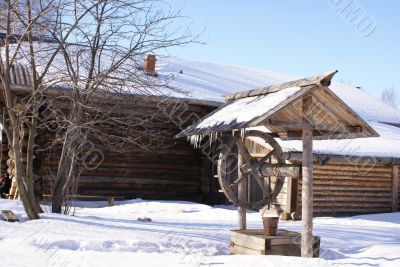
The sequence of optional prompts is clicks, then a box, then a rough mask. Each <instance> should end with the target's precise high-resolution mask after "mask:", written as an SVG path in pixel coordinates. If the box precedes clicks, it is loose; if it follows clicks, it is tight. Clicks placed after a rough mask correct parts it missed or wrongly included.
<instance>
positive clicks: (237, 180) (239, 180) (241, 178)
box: [229, 175, 245, 187]
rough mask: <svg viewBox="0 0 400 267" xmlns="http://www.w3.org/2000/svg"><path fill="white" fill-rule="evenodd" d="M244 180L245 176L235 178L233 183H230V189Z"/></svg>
mask: <svg viewBox="0 0 400 267" xmlns="http://www.w3.org/2000/svg"><path fill="white" fill-rule="evenodd" d="M244 178H245V175H243V176H242V177H239V178H237V179H236V180H235V181H233V183H231V184H230V185H229V186H230V187H232V186H234V185H237V184H238V183H240V182H241V181H243V179H244Z"/></svg>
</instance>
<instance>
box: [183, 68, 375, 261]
mask: <svg viewBox="0 0 400 267" xmlns="http://www.w3.org/2000/svg"><path fill="white" fill-rule="evenodd" d="M336 72H337V71H334V72H328V73H325V74H322V75H319V76H314V77H309V78H305V79H300V80H295V81H292V82H288V83H283V84H278V85H273V86H269V87H265V88H260V89H255V90H251V91H246V92H240V93H235V94H231V95H228V96H226V97H225V100H226V104H225V105H223V106H221V107H220V108H219V109H217V110H215V111H214V112H213V113H211V114H209V115H208V116H206V117H204V118H203V119H202V120H200V121H199V122H197V123H196V124H194V125H192V126H191V127H189V128H187V129H185V130H184V131H182V132H181V133H180V134H178V135H177V137H184V136H186V137H187V136H205V135H211V137H212V136H213V135H214V136H215V135H218V133H221V132H228V133H229V132H232V131H236V132H245V131H246V130H248V129H251V128H252V127H259V126H263V127H264V128H266V129H267V131H268V134H269V135H270V136H272V137H276V138H280V139H283V140H302V150H303V151H302V160H301V161H302V162H301V173H299V175H298V177H297V178H300V177H301V179H302V214H301V220H302V231H301V233H296V232H292V231H285V230H278V233H277V235H276V236H267V237H265V236H264V235H263V234H262V233H261V231H262V230H254V229H253V230H251V229H246V205H240V204H238V203H245V202H241V200H245V199H246V193H245V188H246V179H241V175H242V173H241V172H242V170H240V168H238V174H237V177H238V178H237V181H240V182H239V183H238V185H237V186H238V190H237V198H236V199H238V201H237V203H235V204H237V205H238V230H233V231H231V234H232V235H231V253H232V254H261V255H287V256H302V257H318V256H319V243H320V238H319V237H315V236H313V171H312V170H313V140H314V139H318V140H322V139H351V138H359V137H377V136H379V135H378V133H377V132H376V131H375V130H374V129H373V128H372V127H371V126H369V125H368V124H367V123H366V122H365V121H364V120H363V119H362V118H361V117H359V116H358V115H357V114H356V113H355V112H354V111H353V110H352V109H351V108H350V107H349V106H347V105H346V104H345V103H344V102H343V101H342V100H341V99H340V98H339V97H338V96H336V95H335V94H334V93H333V92H332V91H331V90H330V89H329V88H328V86H329V85H330V84H331V79H332V77H333V76H334V75H335V74H336ZM294 87H296V88H300V89H299V90H298V91H296V93H294V94H292V95H288V96H287V97H286V98H284V99H282V98H281V102H279V103H274V104H276V105H275V106H274V107H272V108H271V105H269V106H268V108H266V110H265V113H264V114H261V115H260V114H258V115H257V116H256V117H252V118H251V119H249V120H248V121H244V122H243V121H239V120H237V121H232V118H230V120H229V121H228V120H227V121H226V122H222V123H221V121H218V123H215V125H214V126H212V124H210V121H211V122H212V120H213V116H214V117H216V116H217V115H218V112H220V114H224V112H225V113H226V110H224V109H228V108H229V111H230V113H234V112H235V111H234V109H233V108H232V106H234V105H235V102H236V101H240V100H242V99H244V98H251V99H250V100H251V101H254V99H257V97H259V98H262V97H266V96H271V95H272V94H277V93H279V92H280V91H282V90H286V89H288V90H289V89H290V88H294ZM281 93H283V92H281ZM251 101H249V103H251ZM248 108H249V109H251V104H249V105H248ZM258 109H260V106H258ZM238 112H240V110H239V111H238ZM217 117H218V116H217ZM202 125H207V127H204V126H202ZM210 125H211V126H210ZM238 146H240V144H239V145H238ZM241 152H242V151H240V149H239V151H238V157H237V161H238V166H242V164H243V162H244V161H245V160H246V155H243V154H242V153H241ZM221 154H222V153H221ZM247 162H248V160H247ZM219 167H220V166H219ZM285 168H286V169H285ZM281 170H282V173H289V171H290V170H289V168H287V167H282V169H281ZM292 170H293V168H292ZM285 171H286V172H285ZM219 172H222V171H221V170H219ZM284 176H286V177H290V175H284ZM224 193H225V194H227V192H225V191H224ZM227 197H228V199H229V198H230V197H229V196H228V195H227ZM230 199H232V197H231V198H230ZM322 238H323V237H322Z"/></svg>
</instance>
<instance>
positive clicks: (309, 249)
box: [301, 97, 313, 258]
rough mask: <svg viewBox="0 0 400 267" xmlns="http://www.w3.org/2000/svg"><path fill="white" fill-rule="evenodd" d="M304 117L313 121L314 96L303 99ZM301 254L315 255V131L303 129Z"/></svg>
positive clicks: (306, 255)
mask: <svg viewBox="0 0 400 267" xmlns="http://www.w3.org/2000/svg"><path fill="white" fill-rule="evenodd" d="M303 119H304V121H305V122H311V121H312V98H311V97H307V98H305V99H304V100H303ZM302 137H303V168H302V193H301V199H302V231H301V256H302V257H306V258H311V257H312V256H313V192H312V190H313V153H312V152H313V131H312V130H311V129H304V130H303V136H302Z"/></svg>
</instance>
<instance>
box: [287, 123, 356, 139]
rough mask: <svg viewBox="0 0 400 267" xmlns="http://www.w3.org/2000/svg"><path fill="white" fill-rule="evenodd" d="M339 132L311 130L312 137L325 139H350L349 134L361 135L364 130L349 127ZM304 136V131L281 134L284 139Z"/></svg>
mask: <svg viewBox="0 0 400 267" xmlns="http://www.w3.org/2000/svg"><path fill="white" fill-rule="evenodd" d="M306 129H307V128H306ZM337 130H338V131H334V130H332V131H329V130H311V132H312V135H313V136H315V137H325V139H326V138H328V137H329V138H333V137H335V138H346V137H347V138H348V136H349V134H354V133H361V132H362V128H361V127H358V126H356V127H348V128H347V129H345V130H343V131H339V130H340V129H337ZM302 135H303V132H302V131H288V132H286V133H279V136H280V137H283V138H291V139H293V138H296V139H298V138H301V137H302Z"/></svg>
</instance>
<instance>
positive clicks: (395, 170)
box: [392, 166, 399, 212]
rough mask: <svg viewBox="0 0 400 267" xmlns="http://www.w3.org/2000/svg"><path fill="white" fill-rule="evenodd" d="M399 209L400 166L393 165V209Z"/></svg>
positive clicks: (395, 210) (394, 210)
mask: <svg viewBox="0 0 400 267" xmlns="http://www.w3.org/2000/svg"><path fill="white" fill-rule="evenodd" d="M398 210H399V167H398V166H393V180H392V211H393V212H397V211H398Z"/></svg>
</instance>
